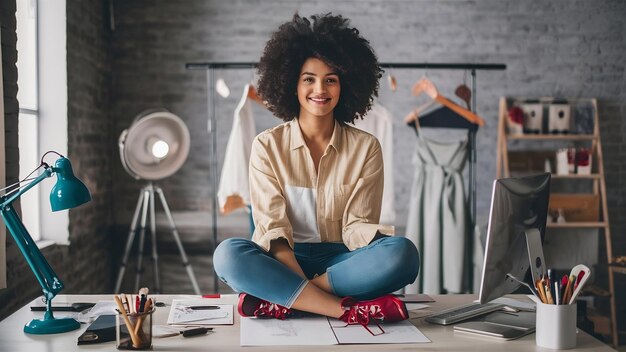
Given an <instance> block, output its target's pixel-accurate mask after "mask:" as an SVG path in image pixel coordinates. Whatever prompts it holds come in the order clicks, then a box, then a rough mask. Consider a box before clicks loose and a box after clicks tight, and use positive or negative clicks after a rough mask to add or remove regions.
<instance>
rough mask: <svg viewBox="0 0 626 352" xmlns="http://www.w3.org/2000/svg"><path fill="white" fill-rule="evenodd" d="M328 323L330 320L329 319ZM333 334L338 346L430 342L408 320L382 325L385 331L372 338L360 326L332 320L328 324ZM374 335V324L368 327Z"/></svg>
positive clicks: (376, 331)
mask: <svg viewBox="0 0 626 352" xmlns="http://www.w3.org/2000/svg"><path fill="white" fill-rule="evenodd" d="M329 321H330V319H329ZM330 325H331V326H332V329H333V332H334V334H335V336H336V337H337V342H339V344H342V345H343V344H355V343H359V344H361V343H367V344H374V343H376V344H378V343H424V342H430V340H429V339H428V338H427V337H426V336H424V334H422V332H421V331H419V329H418V328H416V327H415V326H414V325H413V324H411V323H410V322H409V321H408V320H405V321H401V322H397V323H387V324H382V325H381V327H382V328H383V330H384V331H385V333H384V334H380V335H376V336H373V335H372V334H370V333H369V331H367V330H366V329H365V328H363V327H362V326H361V325H348V326H346V323H344V322H343V321H339V320H336V319H332V321H331V322H330ZM368 328H369V329H370V330H372V332H373V333H374V334H378V333H380V332H381V331H380V329H378V326H376V325H375V324H370V325H368Z"/></svg>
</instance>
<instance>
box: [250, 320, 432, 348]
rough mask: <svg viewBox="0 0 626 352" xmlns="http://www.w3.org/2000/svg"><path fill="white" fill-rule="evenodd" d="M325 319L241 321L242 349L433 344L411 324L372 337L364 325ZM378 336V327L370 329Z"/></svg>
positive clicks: (387, 326)
mask: <svg viewBox="0 0 626 352" xmlns="http://www.w3.org/2000/svg"><path fill="white" fill-rule="evenodd" d="M345 325H346V323H344V322H342V321H340V320H337V319H328V318H326V317H314V318H308V317H307V318H301V319H286V320H278V319H257V318H241V327H240V333H241V335H240V345H241V346H328V345H337V344H356V343H359V344H378V343H381V344H383V343H424V342H430V340H429V339H428V338H427V337H426V336H424V334H422V332H421V331H419V329H417V328H416V327H415V326H413V324H411V323H410V322H409V321H406V320H405V321H402V322H399V323H392V324H391V323H389V324H384V325H382V327H383V329H384V331H385V333H384V334H381V335H378V336H372V335H371V334H370V333H369V332H368V331H367V330H366V329H364V328H363V327H362V326H361V325H350V326H347V327H346V326H345ZM369 328H370V330H372V332H373V333H377V332H379V331H380V330H378V327H377V326H376V325H369Z"/></svg>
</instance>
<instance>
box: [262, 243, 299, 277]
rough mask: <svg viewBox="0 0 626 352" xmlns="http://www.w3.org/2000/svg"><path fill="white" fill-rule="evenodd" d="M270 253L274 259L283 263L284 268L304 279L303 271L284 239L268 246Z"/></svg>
mask: <svg viewBox="0 0 626 352" xmlns="http://www.w3.org/2000/svg"><path fill="white" fill-rule="evenodd" d="M270 253H271V254H272V257H274V259H276V260H278V261H279V262H281V263H283V264H284V265H285V266H286V267H288V268H289V269H291V270H292V271H293V272H295V273H296V274H298V275H300V277H302V278H303V279H306V278H307V277H306V275H304V271H302V268H301V267H300V264H299V263H298V261H297V260H296V256H295V255H294V253H293V250H292V249H291V247H289V243H288V242H287V241H286V240H285V239H282V238H281V239H277V240H274V241H272V242H271V244H270Z"/></svg>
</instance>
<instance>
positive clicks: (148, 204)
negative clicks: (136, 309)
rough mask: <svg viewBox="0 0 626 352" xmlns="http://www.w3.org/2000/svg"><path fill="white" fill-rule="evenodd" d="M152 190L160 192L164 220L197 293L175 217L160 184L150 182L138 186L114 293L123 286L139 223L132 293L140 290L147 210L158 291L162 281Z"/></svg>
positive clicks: (194, 278)
mask: <svg viewBox="0 0 626 352" xmlns="http://www.w3.org/2000/svg"><path fill="white" fill-rule="evenodd" d="M155 193H156V194H158V195H159V199H160V200H161V205H162V206H163V210H164V211H165V215H166V216H167V220H168V221H169V224H170V229H171V231H172V236H173V237H174V241H176V246H177V247H178V251H179V252H180V257H181V260H182V263H183V266H184V267H185V269H186V270H187V275H189V280H190V281H191V284H192V285H193V290H194V292H195V293H196V294H198V295H199V294H200V287H199V286H198V281H196V276H195V275H194V273H193V268H192V266H191V264H190V263H189V260H188V259H187V254H186V253H185V249H184V248H183V244H182V242H181V240H180V236H178V230H177V229H176V224H175V223H174V218H173V217H172V213H171V212H170V208H169V206H168V205H167V201H166V200H165V196H164V195H163V191H162V190H161V188H160V187H158V186H155V185H154V183H152V182H150V183H148V185H147V186H145V187H144V188H142V189H141V191H140V193H139V199H138V201H137V206H136V207H135V213H134V214H133V220H132V222H131V225H130V231H129V232H128V239H127V240H126V249H125V250H124V257H123V258H122V264H121V265H120V270H119V272H118V274H117V281H116V283H115V292H116V293H119V292H120V288H121V286H122V280H123V279H124V274H125V272H126V266H127V264H128V257H129V256H130V252H131V249H132V247H133V242H134V241H135V235H136V234H137V228H138V225H139V246H138V253H137V265H136V271H135V286H134V292H137V291H138V290H139V281H140V280H141V274H142V273H143V249H144V243H145V237H146V222H147V219H148V211H150V235H151V242H152V243H151V245H152V262H153V263H152V264H153V267H154V281H155V292H156V293H161V281H160V277H159V254H158V252H157V237H156V217H155V210H154V198H155ZM140 211H141V221H139V212H140Z"/></svg>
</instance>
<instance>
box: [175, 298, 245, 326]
mask: <svg viewBox="0 0 626 352" xmlns="http://www.w3.org/2000/svg"><path fill="white" fill-rule="evenodd" d="M206 305H213V306H217V307H219V309H215V310H193V309H189V307H193V306H206ZM167 324H168V325H232V324H233V305H232V304H208V303H207V300H206V299H175V300H172V307H171V308H170V314H169V316H168V318H167Z"/></svg>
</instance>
